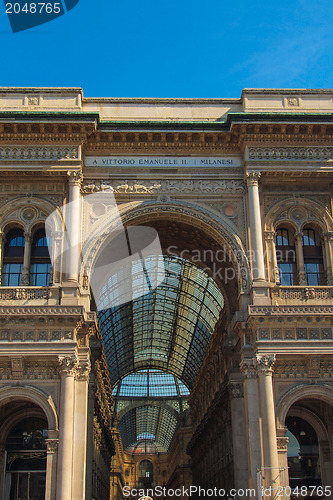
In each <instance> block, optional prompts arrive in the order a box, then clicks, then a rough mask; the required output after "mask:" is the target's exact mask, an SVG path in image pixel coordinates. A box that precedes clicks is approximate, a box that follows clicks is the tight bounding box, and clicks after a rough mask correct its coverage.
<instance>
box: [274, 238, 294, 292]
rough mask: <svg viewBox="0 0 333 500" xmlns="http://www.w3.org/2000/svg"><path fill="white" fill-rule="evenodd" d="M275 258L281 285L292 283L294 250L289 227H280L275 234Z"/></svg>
mask: <svg viewBox="0 0 333 500" xmlns="http://www.w3.org/2000/svg"><path fill="white" fill-rule="evenodd" d="M275 248H276V259H277V265H278V269H279V275H280V283H281V285H294V284H295V276H296V251H295V245H294V240H293V236H292V235H291V234H290V231H289V229H286V228H281V229H278V230H277V231H276V236H275Z"/></svg>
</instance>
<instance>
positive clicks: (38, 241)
mask: <svg viewBox="0 0 333 500" xmlns="http://www.w3.org/2000/svg"><path fill="white" fill-rule="evenodd" d="M50 270H51V261H50V255H49V250H48V240H47V238H46V235H45V230H44V229H38V231H36V232H35V234H34V235H33V240H32V247H31V262H30V285H32V286H48V284H49V280H50Z"/></svg>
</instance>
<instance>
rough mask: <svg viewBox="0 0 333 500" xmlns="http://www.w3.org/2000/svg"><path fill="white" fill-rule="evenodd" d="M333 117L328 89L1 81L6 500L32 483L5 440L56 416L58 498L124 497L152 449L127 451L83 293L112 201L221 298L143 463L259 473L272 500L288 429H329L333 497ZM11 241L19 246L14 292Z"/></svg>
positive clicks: (51, 427) (235, 483)
mask: <svg viewBox="0 0 333 500" xmlns="http://www.w3.org/2000/svg"><path fill="white" fill-rule="evenodd" d="M332 112H333V91H330V90H318V91H310V90H309V91H305V90H251V89H247V90H244V91H243V93H242V96H241V98H240V99H207V100H205V99H202V100H201V99H192V100H191V99H98V98H96V99H95V98H94V99H93V98H85V97H84V96H83V93H82V90H81V89H74V88H73V89H70V88H63V89H62V88H58V89H44V88H0V242H1V246H0V265H1V267H2V282H1V287H0V380H1V385H0V415H1V417H2V418H1V422H0V424H1V426H0V462H1V467H0V492H1V493H0V497H1V498H5V500H10V499H12V498H14V496H11V495H13V494H14V493H13V484H14V483H15V481H16V483H15V485H17V484H19V483H18V482H17V481H19V480H20V479H19V478H18V472H17V471H15V472H13V470H11V469H10V467H9V463H8V456H9V455H8V453H9V451H10V448H8V446H9V445H8V443H9V441H8V439H9V437H10V436H11V435H12V434H11V433H12V432H13V426H14V425H16V424H17V425H18V423H19V422H20V421H21V420H22V419H23V418H28V417H33V418H35V419H44V420H45V421H46V422H47V438H46V441H45V449H44V448H43V450H44V451H43V450H42V451H41V453H45V457H44V455H43V457H44V458H45V460H46V462H45V464H46V466H45V468H46V472H45V477H46V479H45V494H44V493H43V495H45V499H46V500H84V499H85V500H92V499H95V500H111V499H112V500H113V499H114V498H121V496H122V491H121V490H122V487H123V486H125V485H128V486H131V487H134V486H135V485H137V483H138V467H139V462H140V460H141V458H142V456H141V457H138V456H134V455H129V454H127V453H125V451H124V449H123V445H122V441H121V437H120V434H119V430H118V427H117V425H118V422H117V415H116V414H115V413H114V409H113V396H112V389H113V387H112V386H111V384H110V379H109V372H108V367H107V359H106V356H105V352H104V351H105V349H104V348H103V338H102V335H101V333H100V328H99V324H98V319H97V314H96V306H95V301H94V299H93V297H92V295H91V290H90V286H89V284H90V277H91V272H92V268H93V265H94V263H95V262H96V260H97V258H98V256H99V255H100V253H101V251H102V249H103V244H104V241H105V240H106V239H107V236H108V234H109V232H110V227H111V228H112V229H116V228H117V224H118V223H119V221H118V222H117V221H116V220H114V221H113V215H112V212H111V211H110V207H109V206H108V204H107V202H105V201H103V200H104V198H103V196H104V195H105V196H106V194H107V193H110V192H112V193H113V194H114V196H115V199H116V201H117V205H118V210H119V214H120V217H121V222H122V224H123V225H124V226H126V227H129V226H141V225H144V226H151V227H153V228H155V229H156V230H157V232H158V234H159V237H160V240H161V246H162V250H163V253H165V254H169V255H170V254H171V255H177V256H180V257H181V258H183V259H186V260H190V261H192V262H193V263H195V264H196V265H197V266H199V267H201V268H202V269H204V270H205V272H206V273H207V274H209V276H211V277H212V278H213V279H214V281H215V282H216V283H217V285H218V287H219V288H220V289H221V291H222V293H223V296H224V300H225V303H224V307H223V314H222V316H221V318H220V320H219V321H218V322H217V324H216V327H215V330H214V333H213V335H212V338H211V340H210V343H209V346H208V349H207V351H206V352H205V357H204V360H203V363H202V365H201V366H200V369H199V371H198V375H197V376H196V380H195V384H194V387H193V389H192V391H191V395H190V400H189V405H190V410H187V411H186V412H185V413H184V414H183V415H182V416H181V418H179V425H178V431H177V433H176V435H175V438H174V441H173V444H172V446H171V448H170V450H169V454H168V455H165V454H164V455H163V454H161V455H152V456H150V455H149V456H148V457H146V458H148V459H150V460H151V461H152V462H153V465H154V470H156V471H157V472H156V474H155V475H154V484H160V485H162V484H165V485H166V486H168V485H169V487H172V488H175V487H179V486H182V485H183V484H184V486H188V485H191V484H197V485H201V486H202V487H206V488H214V487H215V486H216V487H218V488H225V489H226V490H227V491H229V490H230V489H231V488H236V489H239V490H241V489H246V488H254V489H256V488H257V485H258V481H260V482H261V483H260V484H261V485H262V486H263V487H266V488H269V487H271V486H272V487H273V492H272V494H271V496H270V497H267V496H266V498H273V497H274V495H275V494H276V491H277V489H278V488H279V486H280V487H281V488H285V487H286V486H288V485H289V479H288V457H287V449H288V438H287V437H286V432H287V430H289V431H290V429H289V427H288V425H287V424H288V422H289V420H288V419H293V422H294V424H290V425H295V426H296V424H297V425H298V423H299V422H300V421H302V422H303V423H304V422H306V424H304V425H305V426H308V427H306V428H307V429H312V430H313V431H314V434H315V436H316V439H317V442H318V457H317V458H314V455H311V456H310V458H309V456H308V457H307V460H308V463H310V462H311V461H312V464H313V463H314V460H318V464H319V465H318V464H317V469H316V470H317V471H319V473H317V476H318V477H316V481H317V480H318V483H316V484H321V486H323V487H328V488H330V487H333V484H332V474H331V470H332V466H333V455H332V454H333V448H332V447H333V445H332V443H333V441H332V432H333V427H332V422H333V409H332V405H333V383H332V366H333V275H332V256H333V212H332V208H333V206H332V201H333V198H332V195H333V191H332V185H333V184H332V181H333V167H332V159H333V142H332V141H333V122H332ZM96 193H99V194H100V195H101V197H100V198H99V200H100V201H99V202H96V203H95V204H93V205H89V206H88V205H87V204H84V203H83V202H82V201H84V199H85V197H87V196H89V195H91V194H96ZM63 206H65V210H64V214H65V215H64V226H62V224H61V223H59V224H58V225H55V227H53V229H52V252H54V255H53V257H54V258H53V259H52V262H53V265H52V267H51V269H49V273H48V283H47V284H45V285H43V286H38V285H32V284H31V273H32V271H31V269H32V267H31V266H33V263H34V262H37V260H38V259H37V257H34V255H33V254H32V248H34V247H33V245H34V237H35V234H36V231H38V230H40V229H43V228H44V226H45V221H46V219H47V217H48V216H49V215H50V214H52V213H54V212H55V211H58V212H59V213H60V209H61V207H63ZM66 207H67V208H66ZM87 207H88V208H87ZM65 226H66V231H67V233H68V235H69V237H70V238H71V242H74V244H73V245H72V246H71V248H70V249H69V250H68V251H67V254H66V253H65V254H64V253H63V252H62V249H63V245H64V237H65V236H64V234H65V229H64V228H65ZM15 230H19V231H21V232H22V234H23V238H24V241H25V243H24V251H23V253H22V263H21V264H22V266H21V268H20V269H19V274H20V277H19V278H17V279H18V283H17V284H15V285H13V284H11V281H10V280H11V279H12V278H11V277H8V276H9V274H10V272H9V271H8V269H14V267H12V268H10V266H9V264H18V263H19V257H18V253H17V254H15V252H14V253H10V250H8V248H9V246H10V245H9V244H8V241H9V233H10V231H15ZM283 231H285V232H283ZM11 234H14V233H11ZM15 234H16V233H15ZM17 234H18V233H17ZM94 235H95V236H94ZM96 235H98V238H97V236H96ZM287 235H288V236H287ZM16 237H17V236H16ZM313 242H314V243H313ZM312 243H313V244H312ZM287 247H288V248H287ZM311 247H312V248H311ZM286 251H290V252H291V255H292V256H293V257H294V258H291V257H290V255H289V257H286ZM6 252H7V253H6ZM279 252H281V253H280V255H279ZM311 252H312V253H311ZM37 254H38V252H37ZM64 255H65V256H64ZM82 255H83V263H82V265H80V266H79V262H80V259H81V258H82ZM222 256H223V257H222ZM15 259H16V260H15ZM34 259H35V260H34ZM66 259H67V260H66ZM288 259H289V260H288ZM45 262H46V261H45ZM69 262H70V263H71V266H70V270H68V268H67V265H68V263H69ZM75 263H76V264H75ZM21 264H20V265H21ZM283 265H285V267H283ZM6 266H7V267H6ZM15 269H17V268H15ZM15 272H16V273H17V271H15ZM13 279H14V278H13ZM8 280H9V281H8ZM288 280H289V281H288ZM198 368H199V367H198ZM29 425H30V424H29ZM31 432H33V431H31ZM295 432H296V431H295ZM302 432H305V431H302ZM302 435H303V434H302ZM300 439H301V438H300ZM301 449H302V448H301ZM30 451H31V450H30ZM41 457H42V455H41ZM301 458H302V457H301ZM309 461H310V462H309ZM316 463H317V462H316ZM309 468H310V465H309ZM311 470H312V469H311ZM43 472H44V470H43ZM15 474H16V476H15ZM309 474H310V472H309ZM311 474H312V472H311ZM313 474H314V473H313ZM319 476H320V477H319ZM309 477H310V476H309ZM311 477H312V476H311ZM313 477H314V476H313ZM308 486H309V485H308ZM314 486H316V485H314ZM15 487H16V486H15ZM17 488H19V486H17ZM40 491H41V490H40ZM43 491H44V490H43ZM281 491H282V496H281V497H280V498H288V494H286V493H285V491H286V490H285V489H282V490H281ZM327 491H328V490H327ZM15 498H16V497H15ZM236 498H242V496H241V495H239V497H237V496H236ZM255 498H257V500H259V498H261V497H260V496H258V492H257V493H256V496H255Z"/></svg>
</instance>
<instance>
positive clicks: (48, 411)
mask: <svg viewBox="0 0 333 500" xmlns="http://www.w3.org/2000/svg"><path fill="white" fill-rule="evenodd" d="M15 400H24V401H30V402H32V403H35V404H36V405H38V406H39V407H40V408H41V409H42V410H43V411H44V413H45V415H46V419H47V423H48V428H49V429H50V430H58V415H57V411H56V408H55V404H54V402H53V399H52V397H51V396H50V395H47V394H45V393H44V392H42V391H41V390H39V389H36V388H35V387H31V386H27V385H25V386H22V387H17V386H15V387H13V386H6V387H2V388H1V389H0V406H1V405H4V404H6V403H12V402H14V401H15Z"/></svg>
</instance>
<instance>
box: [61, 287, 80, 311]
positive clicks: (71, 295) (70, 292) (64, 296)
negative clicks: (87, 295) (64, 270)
mask: <svg viewBox="0 0 333 500" xmlns="http://www.w3.org/2000/svg"><path fill="white" fill-rule="evenodd" d="M61 288H62V293H61V305H62V306H77V305H79V304H80V294H79V284H78V282H77V281H65V282H64V283H62V287H61Z"/></svg>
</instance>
